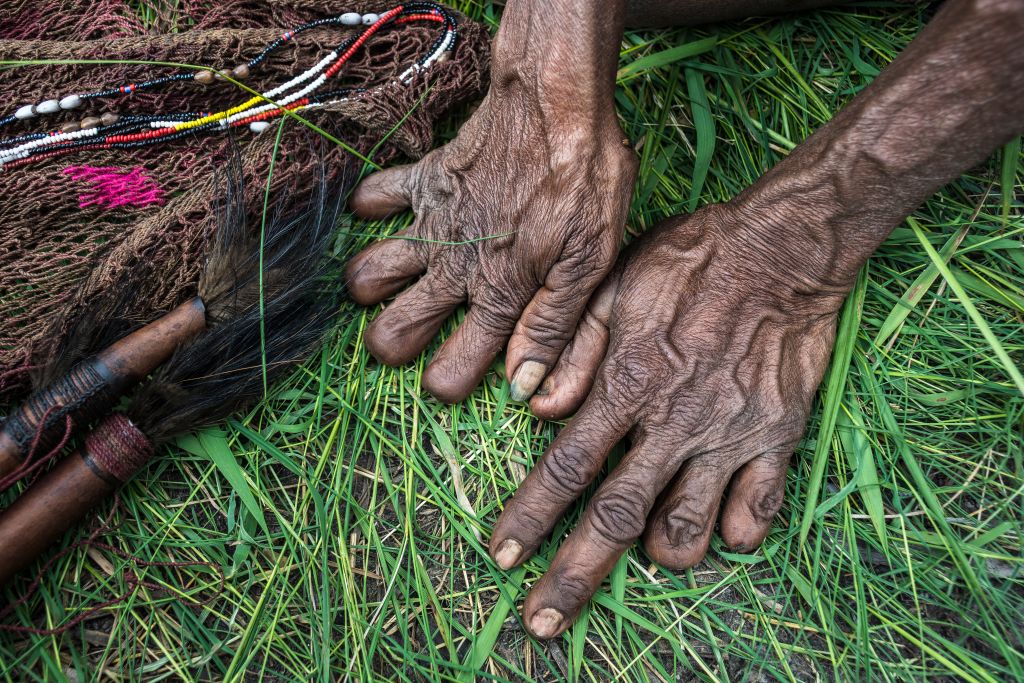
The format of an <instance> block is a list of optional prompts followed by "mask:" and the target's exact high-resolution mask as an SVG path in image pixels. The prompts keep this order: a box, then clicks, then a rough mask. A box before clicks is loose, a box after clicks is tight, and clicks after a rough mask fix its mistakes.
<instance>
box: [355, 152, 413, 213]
mask: <svg viewBox="0 0 1024 683" xmlns="http://www.w3.org/2000/svg"><path fill="white" fill-rule="evenodd" d="M416 167H417V164H408V165H405V166H395V167H394V168H388V169H385V170H383V171H378V172H377V173H374V174H372V175H369V176H367V177H366V178H364V179H363V181H362V182H361V183H359V185H358V186H356V189H355V191H353V192H352V197H351V198H350V199H349V202H348V205H349V208H350V209H351V210H352V212H353V213H355V214H356V215H357V216H359V217H360V218H368V219H370V220H378V219H381V218H387V217H388V216H391V215H393V214H396V213H398V212H400V211H403V210H404V209H408V208H409V206H410V205H411V204H412V187H413V181H414V176H415V173H416Z"/></svg>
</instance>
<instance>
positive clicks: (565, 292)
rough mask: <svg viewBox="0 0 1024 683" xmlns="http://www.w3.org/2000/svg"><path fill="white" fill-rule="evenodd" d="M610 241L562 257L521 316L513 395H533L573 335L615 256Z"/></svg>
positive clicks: (512, 366) (512, 357) (513, 353)
mask: <svg viewBox="0 0 1024 683" xmlns="http://www.w3.org/2000/svg"><path fill="white" fill-rule="evenodd" d="M607 242H608V244H607V245H600V244H598V245H595V247H594V249H585V250H582V251H580V252H574V253H573V255H572V256H570V257H568V258H563V259H561V260H559V261H558V262H556V263H555V265H554V266H553V267H552V268H551V270H550V271H549V272H548V274H547V277H546V278H545V280H544V286H542V287H541V288H540V289H539V290H537V293H536V294H534V296H533V299H532V300H531V301H530V303H529V304H527V306H526V309H525V310H524V311H523V313H522V315H521V316H520V317H519V322H518V323H517V324H516V328H515V332H514V333H513V334H512V338H511V339H509V342H508V353H507V354H506V355H505V364H506V368H507V371H508V373H509V379H510V381H511V385H512V386H511V395H512V399H513V400H515V401H525V400H527V399H529V398H530V396H532V395H533V393H534V392H535V391H536V390H537V387H538V386H540V383H541V382H542V381H543V379H544V377H545V376H546V375H547V374H548V372H549V371H550V370H551V369H552V368H553V367H554V366H555V363H556V362H557V361H558V358H559V356H560V355H561V354H562V351H563V350H564V349H565V347H566V345H567V344H568V343H569V341H570V340H571V339H572V337H573V333H575V332H576V326H577V323H579V321H580V318H582V317H583V312H584V311H585V310H586V307H587V302H588V300H589V299H590V296H591V294H592V293H593V292H594V290H595V289H596V288H597V287H598V285H599V284H600V283H601V280H602V279H603V278H604V276H605V275H606V274H607V273H608V271H609V270H610V269H611V266H612V264H613V263H614V261H615V248H616V246H617V242H612V241H610V240H607Z"/></svg>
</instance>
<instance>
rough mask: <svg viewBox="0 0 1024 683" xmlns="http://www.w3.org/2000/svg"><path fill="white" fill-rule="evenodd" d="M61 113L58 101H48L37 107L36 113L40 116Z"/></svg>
mask: <svg viewBox="0 0 1024 683" xmlns="http://www.w3.org/2000/svg"><path fill="white" fill-rule="evenodd" d="M58 111H60V102H58V101H57V100H46V101H45V102H40V103H39V104H37V105H36V112H37V113H39V114H53V113H56V112H58Z"/></svg>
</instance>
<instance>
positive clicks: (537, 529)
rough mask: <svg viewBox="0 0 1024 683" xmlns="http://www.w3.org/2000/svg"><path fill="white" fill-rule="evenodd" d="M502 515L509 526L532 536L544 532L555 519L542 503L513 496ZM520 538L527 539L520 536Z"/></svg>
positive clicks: (537, 535)
mask: <svg viewBox="0 0 1024 683" xmlns="http://www.w3.org/2000/svg"><path fill="white" fill-rule="evenodd" d="M504 517H505V518H506V519H507V520H508V523H509V526H511V527H515V528H516V529H519V530H522V531H525V532H526V534H528V535H529V536H530V537H533V538H538V537H540V536H543V535H544V534H546V533H547V532H548V530H549V529H550V528H551V527H553V526H554V524H555V522H556V521H557V519H555V517H556V516H555V515H552V514H550V512H548V511H547V510H546V509H545V508H544V506H543V505H538V504H536V503H534V502H533V501H529V500H522V499H517V498H513V499H512V501H511V502H510V503H509V505H508V507H507V508H506V510H505V515H504ZM513 535H516V534H513ZM520 540H524V541H525V540H527V539H525V538H521V539H520Z"/></svg>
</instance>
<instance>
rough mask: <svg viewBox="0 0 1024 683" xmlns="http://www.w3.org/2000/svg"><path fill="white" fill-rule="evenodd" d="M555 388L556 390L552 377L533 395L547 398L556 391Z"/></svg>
mask: <svg viewBox="0 0 1024 683" xmlns="http://www.w3.org/2000/svg"><path fill="white" fill-rule="evenodd" d="M554 388H555V383H554V382H552V381H551V378H550V377H548V378H547V379H545V380H544V382H543V383H542V384H541V385H540V388H539V389H537V391H536V392H534V394H533V395H534V396H547V395H549V394H550V393H551V390H552V389H554Z"/></svg>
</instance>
